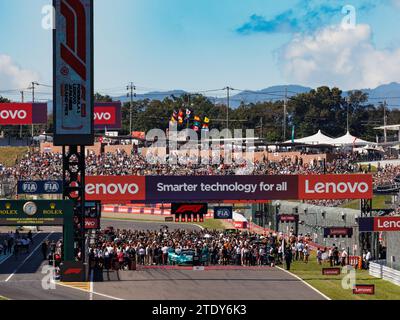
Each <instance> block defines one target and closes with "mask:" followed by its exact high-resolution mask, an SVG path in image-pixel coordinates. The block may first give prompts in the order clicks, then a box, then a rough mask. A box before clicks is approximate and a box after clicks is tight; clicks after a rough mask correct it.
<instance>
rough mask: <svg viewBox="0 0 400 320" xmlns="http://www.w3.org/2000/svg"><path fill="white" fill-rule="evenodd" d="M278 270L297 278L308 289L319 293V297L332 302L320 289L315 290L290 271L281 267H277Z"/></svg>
mask: <svg viewBox="0 0 400 320" xmlns="http://www.w3.org/2000/svg"><path fill="white" fill-rule="evenodd" d="M275 267H276V268H277V269H279V270H282V271H284V272H286V273H288V274H290V275H291V276H292V277H295V278H296V279H298V280H300V281H301V282H302V283H304V284H305V285H306V286H307V287H309V288H310V289H312V290H314V291H315V292H316V293H318V294H319V295H321V296H322V297H324V298H325V299H326V300H332V299H331V298H329V297H328V296H327V295H325V294H323V293H322V292H321V291H319V290H318V289H316V288H314V287H313V286H312V285H310V284H309V283H307V282H305V281H304V280H303V279H302V278H300V277H299V276H297V275H295V274H293V273H291V272H290V271H287V270H285V269H283V268H281V267H277V266H275Z"/></svg>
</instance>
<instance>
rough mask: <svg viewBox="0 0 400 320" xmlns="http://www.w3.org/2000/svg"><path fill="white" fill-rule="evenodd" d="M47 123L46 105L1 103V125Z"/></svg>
mask: <svg viewBox="0 0 400 320" xmlns="http://www.w3.org/2000/svg"><path fill="white" fill-rule="evenodd" d="M46 123H47V104H46V103H0V125H29V124H46Z"/></svg>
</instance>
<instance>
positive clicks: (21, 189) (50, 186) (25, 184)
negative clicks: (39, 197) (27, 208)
mask: <svg viewBox="0 0 400 320" xmlns="http://www.w3.org/2000/svg"><path fill="white" fill-rule="evenodd" d="M17 193H18V194H19V195H21V194H62V193H63V182H62V181H52V180H48V181H18V185H17Z"/></svg>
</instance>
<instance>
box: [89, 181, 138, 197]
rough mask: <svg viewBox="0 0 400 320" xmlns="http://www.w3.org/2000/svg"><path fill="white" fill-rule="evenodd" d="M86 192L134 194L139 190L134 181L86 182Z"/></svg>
mask: <svg viewBox="0 0 400 320" xmlns="http://www.w3.org/2000/svg"><path fill="white" fill-rule="evenodd" d="M85 190H86V194H88V195H93V194H96V195H116V194H131V195H135V194H137V193H138V192H139V186H138V185H137V184H136V183H130V184H128V183H125V184H121V183H109V184H106V183H97V184H93V183H89V184H86V188H85Z"/></svg>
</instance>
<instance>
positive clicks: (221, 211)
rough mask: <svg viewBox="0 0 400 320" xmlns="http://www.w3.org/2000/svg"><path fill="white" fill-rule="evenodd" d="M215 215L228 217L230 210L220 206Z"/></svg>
mask: <svg viewBox="0 0 400 320" xmlns="http://www.w3.org/2000/svg"><path fill="white" fill-rule="evenodd" d="M217 216H218V217H220V218H230V216H231V212H230V210H229V209H226V208H221V209H218V211H217Z"/></svg>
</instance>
